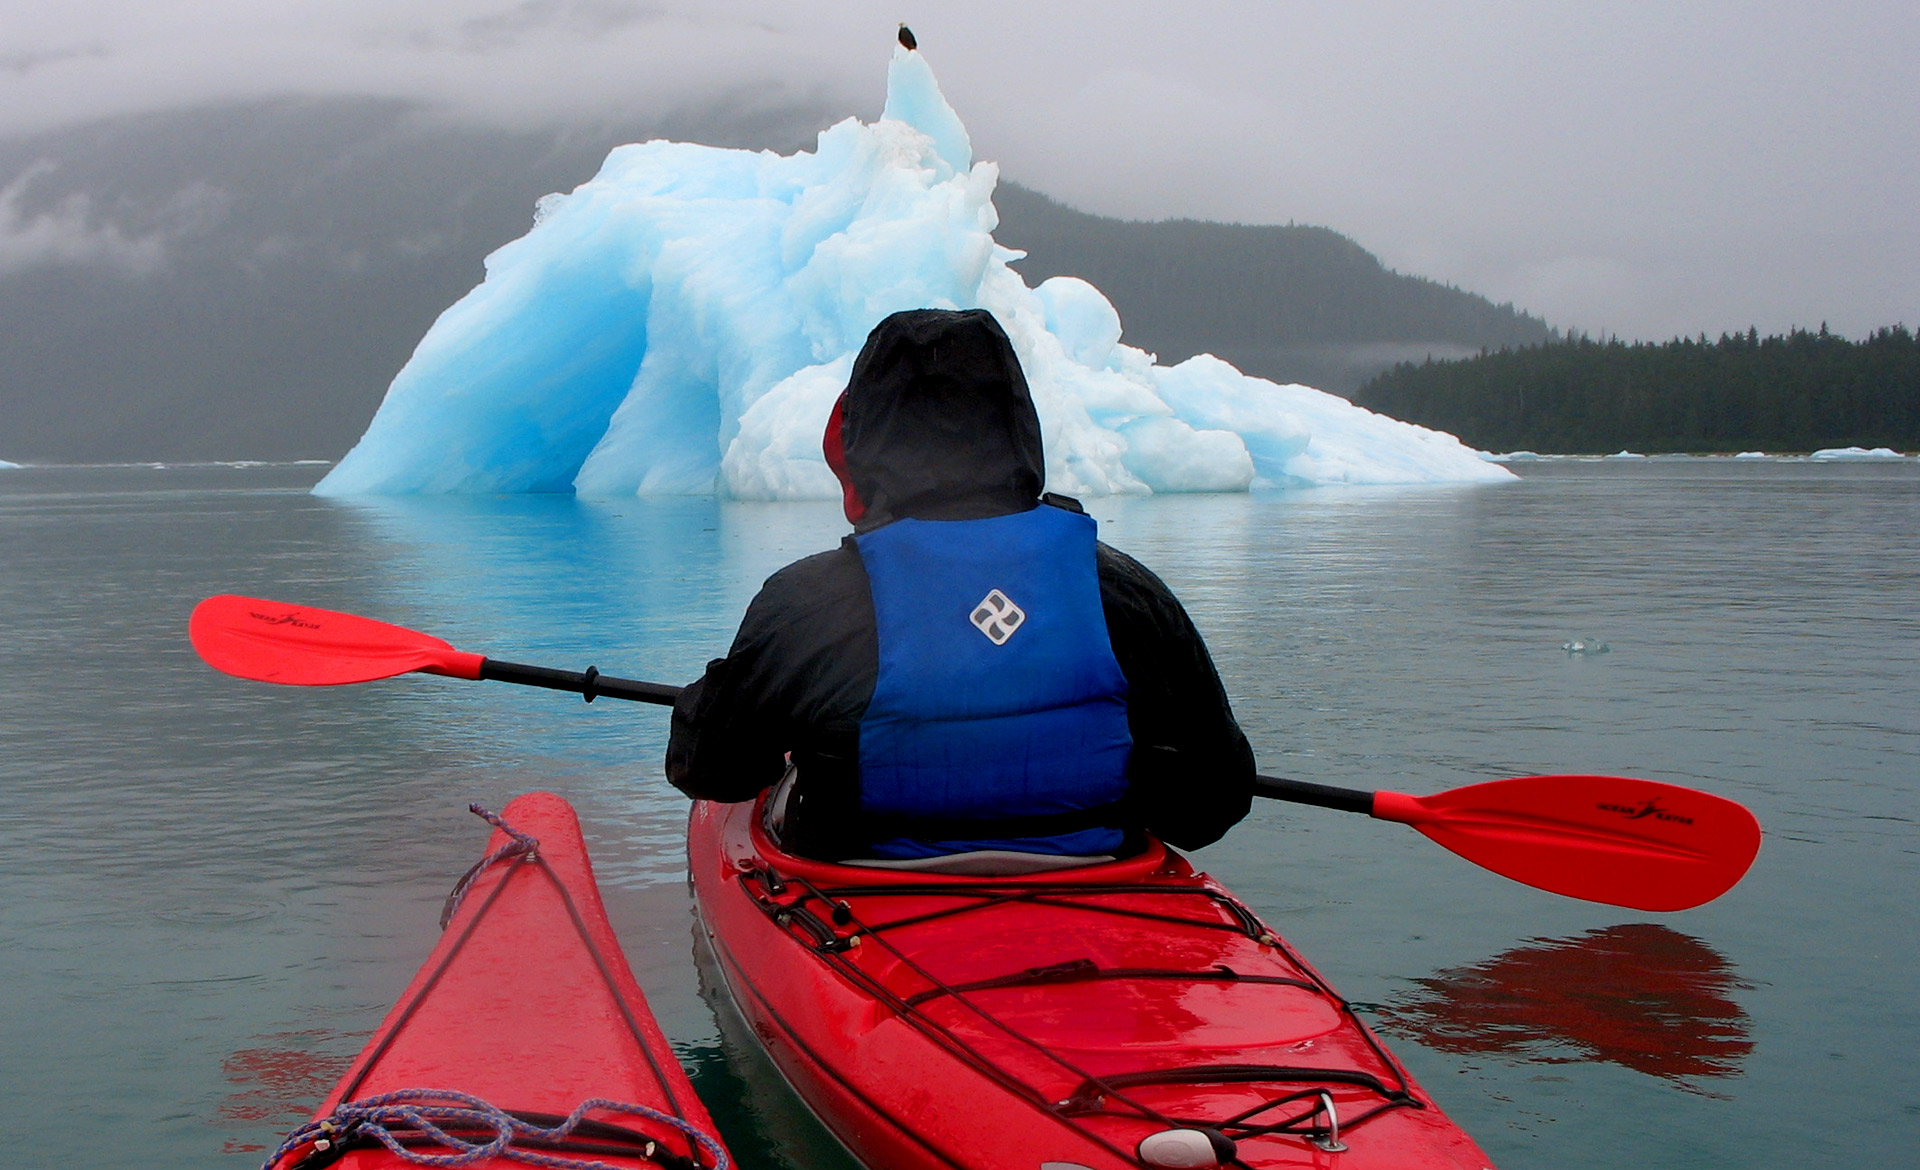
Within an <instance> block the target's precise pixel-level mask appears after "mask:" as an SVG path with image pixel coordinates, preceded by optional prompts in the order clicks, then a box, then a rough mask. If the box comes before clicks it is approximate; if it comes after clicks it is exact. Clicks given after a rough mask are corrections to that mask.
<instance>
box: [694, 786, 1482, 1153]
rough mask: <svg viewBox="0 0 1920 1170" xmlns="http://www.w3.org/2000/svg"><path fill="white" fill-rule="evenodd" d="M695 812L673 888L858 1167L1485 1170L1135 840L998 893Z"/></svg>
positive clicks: (1319, 986) (1389, 1059)
mask: <svg viewBox="0 0 1920 1170" xmlns="http://www.w3.org/2000/svg"><path fill="white" fill-rule="evenodd" d="M765 803H766V802H765V800H764V799H763V800H762V801H760V802H758V803H755V804H734V805H719V804H712V803H705V802H702V803H699V804H697V805H696V806H695V809H694V813H693V818H692V822H691V826H690V829H689V837H688V856H689V861H690V864H691V866H692V879H693V887H694V893H695V897H696V899H697V902H698V907H699V913H700V918H701V922H702V925H703V928H704V930H705V931H706V934H707V937H708V939H709V941H710V942H711V944H712V947H713V951H714V955H715V958H716V959H717V961H718V968H719V971H720V973H721V974H722V975H723V976H724V978H725V981H726V984H727V988H728V990H729V992H730V993H731V995H732V997H733V1000H734V1002H735V1004H736V1005H737V1006H738V1007H739V1009H740V1011H741V1014H742V1015H743V1016H744V1017H745V1018H746V1020H747V1021H748V1022H749V1023H750V1024H751V1025H752V1028H753V1031H754V1033H755V1035H756V1036H757V1037H758V1038H759V1039H760V1041H761V1042H762V1043H763V1044H764V1045H765V1047H766V1049H767V1051H768V1054H769V1055H770V1056H771V1057H772V1059H773V1061H774V1063H775V1064H776V1065H777V1066H778V1067H779V1068H780V1070H781V1072H782V1073H783V1074H784V1075H785V1076H786V1078H787V1080H788V1081H789V1082H790V1083H791V1084H792V1086H793V1088H794V1089H795V1091H796V1092H797V1093H798V1094H799V1096H800V1097H801V1098H802V1099H803V1100H805V1101H806V1102H807V1103H808V1105H810V1106H811V1107H812V1109H813V1111H814V1112H815V1113H817V1114H818V1115H819V1116H820V1118H821V1120H822V1121H824V1122H825V1123H826V1125H827V1127H828V1128H829V1129H830V1130H832V1131H833V1133H834V1134H835V1135H836V1136H837V1137H838V1138H839V1139H840V1141H841V1142H842V1143H843V1144H845V1145H846V1146H847V1148H848V1149H849V1150H850V1151H852V1153H853V1154H854V1155H855V1156H856V1157H857V1158H859V1159H860V1160H861V1161H862V1162H864V1163H865V1164H866V1165H868V1166H870V1167H873V1168H874V1170H1109V1168H1114V1170H1117V1168H1121V1167H1143V1166H1147V1167H1209V1166H1235V1167H1241V1168H1242V1170H1277V1168H1281V1167H1299V1168H1306V1167H1314V1168H1319V1170H1334V1168H1340V1170H1485V1168H1486V1167H1489V1166H1490V1165H1491V1163H1490V1162H1489V1161H1488V1159H1487V1156H1486V1155H1485V1154H1484V1153H1483V1152H1482V1151H1481V1150H1480V1148H1479V1147H1478V1146H1477V1145H1475V1144H1474V1142H1473V1140H1472V1139H1471V1138H1469V1137H1468V1136H1467V1135H1466V1134H1465V1133H1464V1132H1463V1131H1462V1130H1461V1129H1460V1128H1459V1127H1458V1126H1456V1125H1455V1124H1454V1123H1453V1122H1452V1121H1451V1120H1449V1119H1448V1118H1447V1116H1446V1115H1445V1114H1444V1113H1442V1112H1441V1111H1440V1109H1439V1107H1438V1106H1437V1105H1436V1104H1435V1103H1434V1102H1433V1100H1432V1098H1430V1097H1429V1096H1428V1095H1427V1094H1426V1093H1425V1092H1424V1091H1423V1090H1422V1089H1421V1088H1420V1086H1419V1085H1417V1084H1415V1083H1414V1081H1413V1078H1412V1077H1411V1076H1409V1075H1408V1074H1407V1071H1406V1070H1405V1069H1404V1068H1402V1067H1401V1065H1400V1064H1399V1062H1398V1061H1396V1060H1395V1059H1394V1058H1393V1056H1392V1055H1391V1054H1390V1053H1389V1052H1388V1051H1387V1050H1386V1048H1385V1047H1384V1046H1383V1045H1382V1044H1381V1042H1380V1041H1379V1039H1378V1038H1376V1037H1375V1036H1374V1035H1373V1033H1372V1032H1371V1031H1370V1030H1369V1029H1368V1028H1367V1027H1366V1025H1365V1024H1364V1023H1362V1022H1361V1021H1360V1019H1359V1018H1358V1017H1357V1016H1356V1015H1355V1014H1354V1012H1353V1010H1352V1008H1351V1006H1350V1005H1349V1004H1348V1003H1347V1002H1346V1001H1345V1000H1343V999H1342V998H1341V997H1340V996H1339V995H1338V994H1336V993H1335V992H1334V990H1333V989H1332V988H1331V987H1330V986H1328V984H1327V982H1326V980H1325V979H1323V978H1322V977H1321V976H1320V975H1319V974H1318V973H1317V972H1315V971H1314V970H1313V968H1311V967H1310V966H1308V965H1307V964H1306V962H1305V961H1304V960H1302V959H1301V958H1300V957H1299V956H1298V955H1296V954H1295V953H1294V952H1293V951H1292V949H1291V948H1289V947H1288V945H1287V944H1286V943H1285V942H1284V941H1283V940H1282V939H1281V938H1280V937H1279V936H1278V935H1276V934H1275V933H1274V932H1273V931H1272V930H1271V929H1270V928H1269V927H1267V926H1266V925H1265V924H1264V923H1263V922H1261V920H1260V919H1259V918H1258V917H1257V916H1256V915H1255V914H1254V913H1253V911H1251V910H1250V909H1248V908H1247V907H1246V906H1245V905H1244V904H1243V903H1241V902H1240V901H1239V900H1238V899H1236V898H1234V897H1233V895H1232V894H1231V893H1229V892H1228V891H1227V890H1226V889H1225V888H1223V887H1222V886H1220V885H1219V883H1217V882H1215V881H1213V880H1212V879H1210V878H1208V877H1207V876H1206V875H1204V874H1199V873H1195V872H1194V871H1193V869H1192V868H1191V867H1190V866H1189V865H1188V864H1187V863H1186V861H1185V860H1184V859H1183V858H1181V857H1180V856H1179V855H1177V854H1175V853H1173V852H1171V851H1170V850H1168V849H1167V848H1165V847H1164V846H1162V845H1160V844H1158V843H1154V844H1153V845H1151V846H1150V847H1149V848H1148V849H1147V850H1146V851H1145V852H1143V853H1141V854H1139V855H1138V856H1134V857H1129V858H1124V859H1121V860H1118V861H1111V862H1106V863H1103V864H1093V865H1084V866H1081V867H1079V868H1074V869H1062V870H1056V871H1054V872H1050V873H1039V874H1033V873H1029V874H1025V875H1019V876H969V875H965V874H953V873H925V872H908V871H902V870H900V869H887V868H871V867H864V866H855V865H837V864H830V863H826V862H820V861H814V860H810V859H806V858H801V857H797V856H794V855H792V854H789V853H786V852H784V851H782V850H781V848H780V847H779V845H778V844H777V843H776V841H775V839H774V837H773V836H772V834H771V833H770V832H769V831H768V826H767V824H766V823H765V821H764V808H765Z"/></svg>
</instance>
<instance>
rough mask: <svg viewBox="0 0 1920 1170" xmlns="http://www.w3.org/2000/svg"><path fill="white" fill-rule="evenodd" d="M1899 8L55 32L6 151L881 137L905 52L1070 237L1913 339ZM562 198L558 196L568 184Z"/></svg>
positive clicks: (201, 5) (291, 23) (904, 11)
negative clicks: (1288, 238) (340, 120)
mask: <svg viewBox="0 0 1920 1170" xmlns="http://www.w3.org/2000/svg"><path fill="white" fill-rule="evenodd" d="M1915 16H1916V12H1915V9H1914V7H1913V5H1912V3H1911V0H1906V2H1905V3H1895V2H1892V0H1822V2H1819V3H1811V2H1809V3H1780V2H1774V0H1748V2H1745V3H1738V4H1736V3H1707V2H1699V0H1666V2H1662V3H1645V4H1632V3H1626V4H1613V5H1596V4H1573V3H1561V2H1558V0H1532V2H1529V3H1502V2H1487V3H1472V2H1469V0H1460V2H1456V3H1451V4H1431V3H1416V2H1414V0H1338V2H1336V0H1319V2H1317V3H1292V2H1285V0H1264V2H1258V3H1207V2H1204V0H1188V2H1186V3H1184V4H1180V5H1174V4H1170V3H1166V2H1164V0H1161V2H1158V3H1152V4H1135V3H1124V2H1117V0H1105V2H1101V3H1058V2H1055V3H1034V2H1033V0H1020V2H1016V3H1002V2H989V3H973V4H965V5H962V4H955V3H952V2H951V0H947V2H945V3H929V2H927V0H893V2H891V3H886V4H876V3H865V2H854V3H820V2H813V3H800V2H796V0H705V2H700V3H686V2H683V0H657V2H649V0H467V2H464V3H454V2H450V0H407V2H402V3H395V2H393V0H276V2H275V3H272V4H262V3H260V2H259V0H61V3H59V4H51V3H47V4H35V3H15V4H8V5H5V6H3V7H0V135H17V134H22V133H28V132H33V131H37V130H46V129H52V128H58V127H62V126H67V125H72V124H75V123H79V122H84V121H87V120H90V119H96V118H100V117H103V116H110V115H114V114H120V113H128V112H138V111H150V110H163V109H175V108H180V107H184V106H189V105H194V104H200V103H205V102H209V101H224V100H232V99H248V98H257V97H263V96H282V95H332V94H355V95H381V96H397V97H404V98H411V99H418V100H420V101H423V102H427V103H431V104H432V105H434V106H436V107H438V108H442V109H445V110H446V111H448V112H449V114H450V115H451V116H455V117H460V118H464V119H471V120H475V121H479V122H483V123H498V124H502V125H513V126H524V125H527V124H530V123H546V122H551V121H555V120H559V119H564V118H568V117H573V116H579V115H586V116H589V117H591V118H593V119H595V120H604V119H605V118H608V117H619V116H621V115H622V114H623V113H627V112H631V111H635V110H661V109H665V108H678V109H686V110H698V109H706V108H709V107H732V108H742V107H745V108H755V107H760V108H777V107H783V106H788V105H795V104H800V105H807V106H819V107H824V108H828V109H833V110H838V111H842V112H844V113H846V114H849V115H858V116H860V117H862V118H866V119H871V118H873V117H874V116H876V115H877V114H878V112H879V107H880V104H881V100H882V97H883V88H884V73H885V62H886V57H887V53H888V51H889V48H890V45H891V42H892V38H893V29H894V25H895V23H896V22H898V21H900V20H905V21H907V22H908V23H909V24H911V25H912V26H913V28H914V31H915V32H916V34H918V36H919V38H920V43H921V48H922V50H923V51H924V52H925V54H926V56H927V58H928V60H929V62H930V63H931V64H932V65H933V67H934V69H935V70H936V72H937V73H938V74H939V76H940V78H941V81H942V83H943V85H944V87H945V89H946V92H947V96H948V98H949V100H951V101H952V103H953V105H954V107H955V108H956V109H957V110H958V111H959V113H960V116H961V117H962V119H963V120H965V122H966V123H967V125H968V127H969V129H970V130H971V132H972V134H973V140H974V144H975V148H976V156H977V157H979V158H984V159H991V160H994V161H997V162H999V163H1000V164H1001V166H1002V172H1003V174H1004V175H1005V176H1006V177H1007V178H1009V179H1012V180H1014V181H1017V182H1020V183H1023V184H1026V185H1028V186H1032V187H1035V188H1038V189H1040V190H1042V191H1045V192H1047V193H1049V194H1051V195H1054V196H1055V197H1057V198H1060V199H1063V200H1065V201H1066V202H1069V203H1071V204H1073V205H1075V206H1077V207H1080V208H1083V209H1085V210H1088V211H1094V212H1099V213H1102V214H1108V215H1122V216H1128V217H1134V218H1162V217H1169V216H1194V217H1199V218H1212V219H1223V220H1237V221H1241V222H1249V223H1286V222H1289V221H1296V222H1301V223H1316V224H1324V225H1327V226H1329V227H1333V228H1335V229H1337V230H1339V231H1342V232H1345V233H1347V234H1349V235H1351V236H1353V237H1354V238H1356V239H1357V240H1359V242H1360V243H1362V244H1363V245H1365V246H1367V247H1368V248H1371V249H1372V250H1374V251H1375V252H1376V253H1378V254H1379V255H1380V256H1381V258H1382V259H1384V260H1385V261H1386V262H1387V263H1388V264H1390V265H1393V266H1394V267H1397V268H1399V269H1401V270H1402V271H1406V272H1414V273H1419V274H1421V275H1425V276H1431V277H1434V278H1436V279H1440V280H1444V281H1448V282H1451V283H1454V284H1458V285H1461V286H1463V287H1465V288H1468V289H1471V290H1473V291H1475V292H1480V293H1484V294H1486V295H1487V296H1490V297H1492V298H1493V299H1494V300H1496V301H1502V300H1511V301H1513V302H1515V303H1516V304H1518V305H1520V306H1521V307H1522V308H1525V309H1527V310H1529V311H1532V312H1534V313H1537V314H1540V315H1542V316H1544V317H1546V318H1547V319H1548V320H1549V321H1551V322H1553V323H1554V324H1557V325H1562V326H1568V325H1571V326H1577V327H1580V328H1583V329H1586V330H1587V331H1589V332H1602V331H1607V332H1615V333H1618V334H1620V335H1621V336H1626V337H1650V338H1654V337H1667V336H1671V335H1673V334H1675V333H1696V332H1699V331H1702V330H1705V331H1707V332H1709V333H1718V332H1719V331H1721V330H1728V329H1743V328H1745V327H1746V326H1747V325H1749V324H1753V325H1757V326H1759V327H1760V329H1761V330H1762V331H1763V332H1768V331H1775V330H1780V329H1784V328H1786V327H1787V326H1790V325H1795V324H1803V325H1818V324H1819V323H1820V322H1821V321H1823V320H1824V321H1828V322H1830V323H1831V324H1832V325H1833V327H1834V328H1835V329H1838V330H1839V331H1841V332H1843V333H1847V334H1848V335H1850V336H1857V335H1858V334H1859V333H1861V332H1863V331H1865V330H1867V329H1869V328H1871V327H1873V326H1876V325H1882V324H1891V323H1894V322H1896V321H1904V322H1905V323H1907V324H1908V325H1920V216H1917V215H1916V207H1915V202H1916V200H1915V179H1916V177H1917V175H1916V173H1917V172H1920V129H1916V126H1917V125H1920V80H1917V79H1920V20H1916V19H1915ZM587 177H588V176H585V175H582V176H581V178H582V179H585V178H587Z"/></svg>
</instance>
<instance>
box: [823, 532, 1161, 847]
mask: <svg viewBox="0 0 1920 1170" xmlns="http://www.w3.org/2000/svg"><path fill="white" fill-rule="evenodd" d="M1094 527H1095V526H1094V522H1093V519H1092V517H1089V516H1084V515H1081V514H1079V513H1075V512H1069V511H1066V510H1065V509H1062V508H1055V507H1050V506H1047V505H1041V506H1039V507H1036V508H1033V509H1031V510H1029V511H1026V512H1016V513H1013V514H1010V515H1005V516H993V517H989V518H987V519H984V520H913V519H907V520H896V521H894V522H892V523H890V524H887V525H884V526H883V527H880V528H877V529H875V530H873V531H872V532H868V533H865V534H863V535H861V536H858V537H855V538H854V543H855V544H856V545H857V547H858V548H859V550H860V559H861V561H862V562H863V563H864V564H865V566H866V571H867V580H868V582H869V585H870V588H871V589H872V593H873V611H874V617H875V621H876V623H877V626H878V634H879V644H880V672H879V676H878V677H877V678H876V679H875V681H874V688H873V699H872V701H871V702H870V703H869V704H868V705H867V711H866V715H865V716H864V717H863V718H862V719H861V722H860V811H861V813H862V814H863V815H865V816H866V817H868V818H869V819H870V821H871V823H872V824H873V825H877V826H887V827H890V828H891V829H897V830H900V831H899V832H898V834H897V835H891V834H890V833H889V832H888V831H886V830H884V829H883V830H882V831H881V832H880V834H879V835H880V836H881V837H883V838H884V839H882V840H879V841H877V842H875V844H874V846H873V854H874V855H875V856H879V857H887V858H912V857H937V856H941V855H943V854H948V853H957V852H962V851H965V850H971V849H1015V850H1021V851H1025V852H1029V853H1054V854H1097V853H1105V852H1110V851H1112V850H1114V849H1117V848H1118V847H1119V846H1120V844H1121V841H1122V840H1123V837H1124V835H1123V833H1122V832H1121V830H1120V829H1119V828H1118V827H1115V825H1114V824H1113V823H1111V822H1112V821H1113V820H1114V817H1113V815H1112V813H1113V810H1112V808H1111V806H1113V805H1115V803H1116V802H1117V801H1119V800H1120V799H1121V797H1122V796H1124V795H1125V794H1126V790H1127V758H1128V755H1129V753H1130V752H1131V750H1132V746H1133V740H1132V737H1131V736H1130V735H1129V734H1128V731H1127V701H1126V692H1127V680H1126V676H1125V675H1123V674H1122V673H1121V672H1120V664H1119V662H1118V661H1117V660H1115V658H1114V656H1113V646H1112V643H1111V642H1109V641H1108V638H1107V621H1106V615H1105V614H1104V613H1103V612H1102V610H1101V607H1100V580H1099V571H1098V569H1097V567H1096V563H1095V553H1094ZM1102 812H1104V813H1105V815H1104V817H1103V816H1102V815H1101V814H1102ZM916 820H918V821H921V822H923V823H922V824H921V825H918V826H916V825H915V824H914V821H916ZM995 820H1000V821H1003V822H1004V825H1002V826H1000V827H1001V828H1002V829H1003V830H1005V831H1000V832H995V831H992V830H993V829H994V826H993V825H992V823H991V822H993V821H995ZM956 822H958V824H957V825H956ZM969 822H986V823H985V824H979V825H970V824H969ZM1103 822H1104V823H1103ZM969 828H975V829H980V830H984V831H982V832H979V833H978V834H977V835H976V834H974V833H969V832H967V829H969ZM1036 828H1038V829H1041V830H1043V831H1040V832H1035V831H1033V830H1035V829H1036ZM1047 829H1054V830H1057V831H1044V830H1047ZM1021 830H1025V831H1021ZM956 833H957V834H958V835H956Z"/></svg>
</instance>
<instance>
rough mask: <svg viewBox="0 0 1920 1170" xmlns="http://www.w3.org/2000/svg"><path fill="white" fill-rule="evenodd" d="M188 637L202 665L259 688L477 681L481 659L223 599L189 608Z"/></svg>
mask: <svg viewBox="0 0 1920 1170" xmlns="http://www.w3.org/2000/svg"><path fill="white" fill-rule="evenodd" d="M187 637H188V638H190V639H192V641H193V648H194V649H195V650H197V651H199V652H200V657H201V658H203V659H205V660H206V663H207V665H208V666H211V667H213V668H214V669H215V670H221V671H225V672H226V673H228V674H232V675H238V676H239V677H241V678H250V679H254V680H256V681H258V682H271V683H287V684H290V685H293V686H302V687H320V686H334V685H337V684H339V683H357V682H370V681H372V680H373V679H377V678H392V677H393V676H394V675H396V674H405V673H407V672H408V671H410V670H424V671H426V672H428V673H429V674H449V675H452V676H453V677H455V678H467V679H477V678H479V677H480V663H481V662H482V661H484V659H483V658H482V656H481V655H478V654H468V653H465V652H464V651H460V650H455V649H454V648H453V647H452V646H450V645H448V644H447V643H445V642H442V641H441V640H440V639H438V638H435V637H433V636H432V635H430V634H422V633H420V632H419V631H417V630H409V629H405V628H404V627H401V626H390V625H388V624H387V623H386V622H377V621H374V620H373V619H372V618H364V617H359V616H357V615H355V614H350V613H335V612H334V611H332V610H330V609H315V608H313V607H312V606H307V605H292V604H289V603H288V602H284V601H265V600H262V599H260V598H258V597H235V596H233V595H231V594H222V595H221V596H219V597H209V598H207V599H206V600H205V601H203V602H201V603H200V604H199V605H196V606H194V607H193V616H192V617H191V618H189V619H188V621H187Z"/></svg>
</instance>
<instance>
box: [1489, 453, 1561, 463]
mask: <svg viewBox="0 0 1920 1170" xmlns="http://www.w3.org/2000/svg"><path fill="white" fill-rule="evenodd" d="M1487 458H1488V459H1491V460H1492V461H1493V462H1495V463H1532V462H1535V461H1537V460H1541V459H1545V458H1547V457H1546V456H1545V455H1542V454H1540V452H1538V451H1508V452H1506V453H1505V454H1501V455H1489V456H1487Z"/></svg>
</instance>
